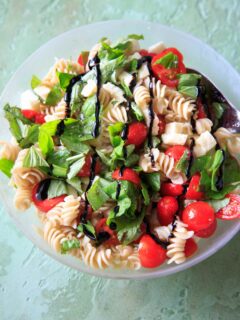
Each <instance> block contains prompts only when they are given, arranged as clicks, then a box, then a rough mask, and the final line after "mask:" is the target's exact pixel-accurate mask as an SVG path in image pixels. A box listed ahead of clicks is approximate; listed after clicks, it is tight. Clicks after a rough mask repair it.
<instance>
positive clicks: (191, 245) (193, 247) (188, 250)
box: [184, 238, 198, 257]
mask: <svg viewBox="0 0 240 320" xmlns="http://www.w3.org/2000/svg"><path fill="white" fill-rule="evenodd" d="M197 249H198V245H197V244H196V242H195V241H194V240H193V239H192V238H190V239H187V241H186V243H185V249H184V253H185V256H186V257H190V256H192V255H193V254H194V253H195V252H196V251H197Z"/></svg>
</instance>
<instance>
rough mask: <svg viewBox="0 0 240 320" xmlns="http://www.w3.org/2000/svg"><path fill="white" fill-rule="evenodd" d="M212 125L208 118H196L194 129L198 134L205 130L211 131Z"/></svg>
mask: <svg viewBox="0 0 240 320" xmlns="http://www.w3.org/2000/svg"><path fill="white" fill-rule="evenodd" d="M212 126H213V123H212V121H211V120H210V119H208V118H203V119H198V120H196V131H197V133H198V134H202V133H203V132H205V131H209V132H211V128H212Z"/></svg>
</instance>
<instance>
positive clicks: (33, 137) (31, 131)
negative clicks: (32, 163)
mask: <svg viewBox="0 0 240 320" xmlns="http://www.w3.org/2000/svg"><path fill="white" fill-rule="evenodd" d="M38 136H39V125H37V124H35V125H32V126H28V127H27V133H26V136H25V137H24V138H23V139H21V141H20V142H19V146H20V148H22V149H25V148H29V147H31V146H32V145H33V144H35V143H36V142H37V141H38Z"/></svg>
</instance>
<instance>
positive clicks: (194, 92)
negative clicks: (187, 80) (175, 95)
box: [178, 86, 198, 99]
mask: <svg viewBox="0 0 240 320" xmlns="http://www.w3.org/2000/svg"><path fill="white" fill-rule="evenodd" d="M178 91H179V92H180V93H182V94H184V95H186V96H188V97H190V98H192V99H196V98H197V96H198V88H197V87H196V86H181V87H180V88H179V89H178Z"/></svg>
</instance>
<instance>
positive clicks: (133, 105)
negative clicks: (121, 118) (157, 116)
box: [131, 102, 144, 121]
mask: <svg viewBox="0 0 240 320" xmlns="http://www.w3.org/2000/svg"><path fill="white" fill-rule="evenodd" d="M131 109H132V111H133V114H134V116H135V117H136V119H137V120H138V121H143V120H144V116H143V113H142V110H141V109H140V108H139V107H138V106H137V104H136V103H134V102H132V103H131Z"/></svg>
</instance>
